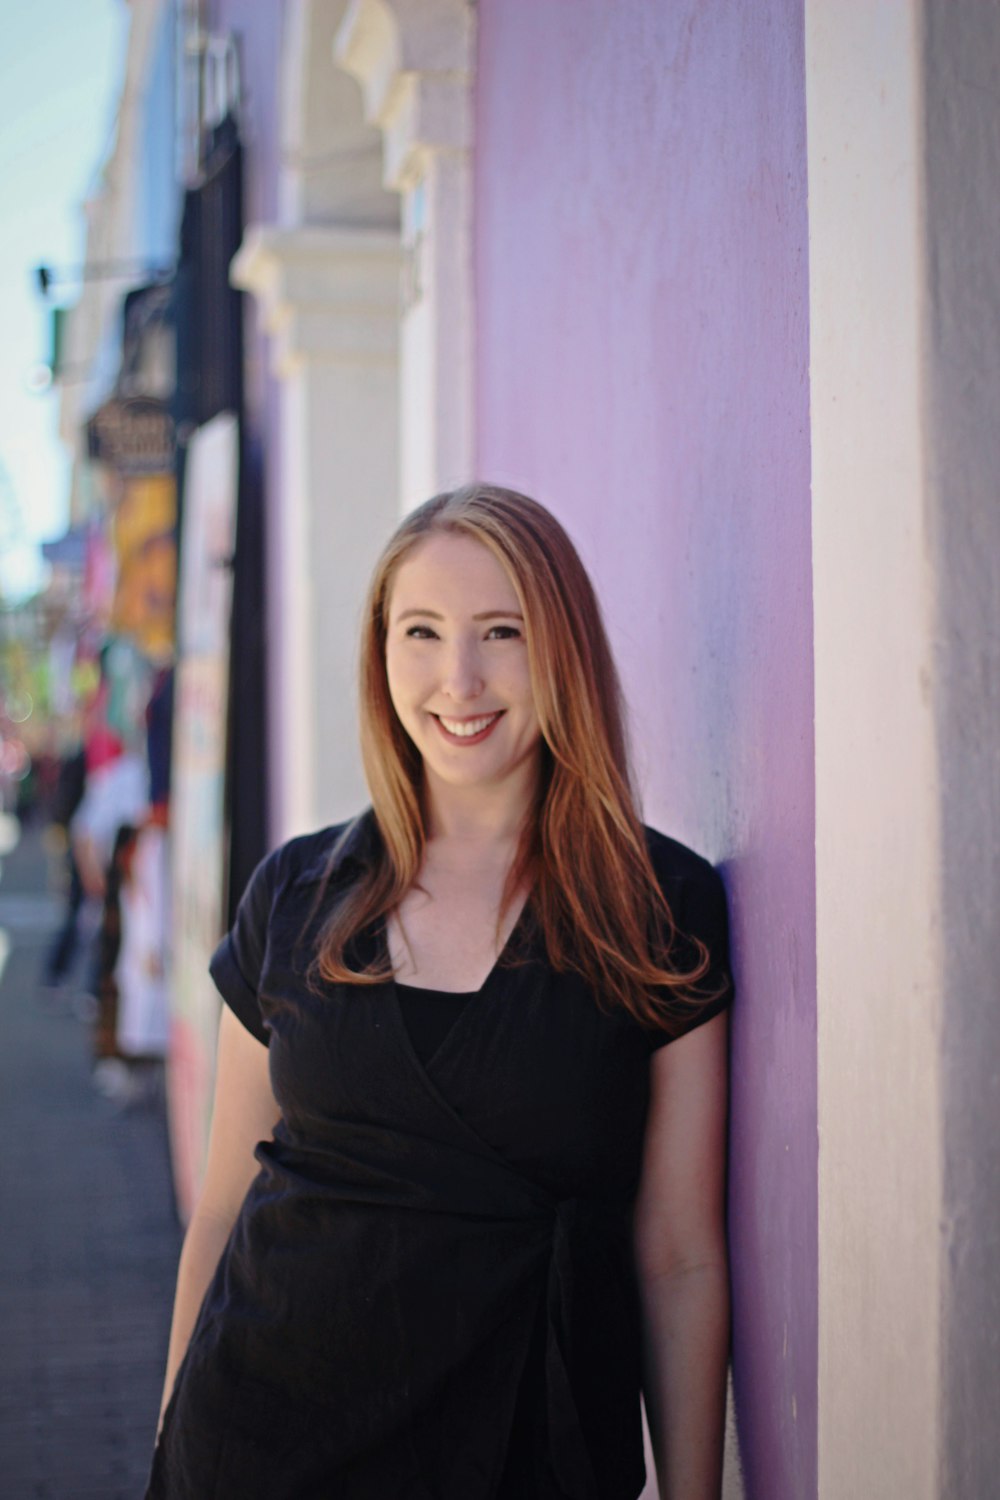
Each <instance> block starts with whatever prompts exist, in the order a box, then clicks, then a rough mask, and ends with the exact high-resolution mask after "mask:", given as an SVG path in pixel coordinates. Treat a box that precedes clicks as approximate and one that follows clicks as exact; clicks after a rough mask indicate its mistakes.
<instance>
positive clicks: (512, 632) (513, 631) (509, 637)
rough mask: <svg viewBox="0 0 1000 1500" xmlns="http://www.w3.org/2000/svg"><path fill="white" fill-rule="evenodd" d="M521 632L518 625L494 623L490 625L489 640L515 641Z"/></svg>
mask: <svg viewBox="0 0 1000 1500" xmlns="http://www.w3.org/2000/svg"><path fill="white" fill-rule="evenodd" d="M520 634H521V632H520V630H518V628H517V626H516V625H493V626H491V627H490V632H489V635H488V636H487V639H488V640H495V641H513V640H516V639H517V637H518V636H519V635H520Z"/></svg>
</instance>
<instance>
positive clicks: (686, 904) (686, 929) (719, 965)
mask: <svg viewBox="0 0 1000 1500" xmlns="http://www.w3.org/2000/svg"><path fill="white" fill-rule="evenodd" d="M671 910H672V915H673V918H674V924H675V927H676V935H675V938H674V943H673V946H672V948H671V961H672V962H673V963H675V964H676V966H677V967H678V969H680V970H683V969H690V968H693V967H694V965H695V964H696V963H697V962H698V959H699V953H698V949H697V947H696V946H695V943H694V942H693V941H692V939H694V938H697V939H698V940H699V941H700V942H702V943H704V945H705V947H706V948H707V949H708V956H709V967H708V971H707V973H705V974H704V975H702V977H701V978H700V979H699V980H698V981H697V983H696V984H695V986H694V987H693V990H692V995H691V998H690V999H685V1000H684V1001H683V1002H682V1004H681V1006H680V1007H679V1011H680V1013H679V1015H678V1021H677V1024H676V1026H675V1027H674V1029H673V1030H672V1031H670V1032H664V1031H659V1032H656V1033H655V1034H654V1035H653V1037H652V1039H651V1042H650V1050H651V1051H656V1050H657V1049H658V1048H660V1047H663V1046H665V1045H666V1044H667V1043H668V1042H675V1041H677V1039H678V1038H679V1037H682V1036H686V1035H687V1033H688V1032H689V1031H694V1030H695V1029H696V1028H697V1027H698V1026H703V1025H704V1024H705V1022H706V1021H710V1020H711V1019H712V1017H713V1016H717V1015H719V1014H720V1013H721V1012H722V1011H724V1010H726V1009H727V1008H728V1007H729V1006H730V1005H731V1004H732V1001H733V976H732V970H731V968H730V962H729V917H728V909H727V905H726V888H725V886H724V885H723V883H722V877H721V876H720V875H719V873H718V871H717V870H715V869H714V868H713V867H712V866H711V865H709V864H707V863H705V865H704V868H703V869H702V870H699V871H698V872H697V874H692V875H688V876H687V877H685V878H684V880H683V882H682V883H681V886H680V890H679V892H678V894H677V895H676V896H675V897H674V899H673V902H672V906H671Z"/></svg>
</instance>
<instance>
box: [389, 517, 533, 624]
mask: <svg viewBox="0 0 1000 1500" xmlns="http://www.w3.org/2000/svg"><path fill="white" fill-rule="evenodd" d="M389 607H390V609H391V610H392V612H393V614H398V613H400V612H401V611H403V610H408V609H422V608H426V609H428V610H431V609H435V608H436V609H439V610H444V611H446V612H451V611H454V612H456V613H474V612H478V611H480V610H499V609H508V608H509V609H510V610H511V611H514V612H517V613H520V605H519V603H518V598H517V591H516V589H515V588H514V585H513V582H512V581H511V578H510V576H509V574H508V573H507V570H506V569H505V568H504V566H503V564H502V563H501V562H500V561H499V559H498V558H497V557H495V556H494V554H493V553H492V552H491V551H490V549H489V548H488V547H486V546H485V545H484V544H483V543H482V542H479V541H476V539H475V538H474V537H469V536H461V535H458V534H457V533H455V532H437V533H434V534H433V535H431V536H429V537H425V538H423V539H422V540H421V541H420V542H418V543H417V545H416V546H415V547H414V548H413V549H412V550H411V551H410V552H408V553H407V555H406V556H405V557H404V558H403V560H402V561H401V562H400V564H399V566H398V567H397V568H396V571H395V575H394V577H393V580H392V585H391V588H390V596H389Z"/></svg>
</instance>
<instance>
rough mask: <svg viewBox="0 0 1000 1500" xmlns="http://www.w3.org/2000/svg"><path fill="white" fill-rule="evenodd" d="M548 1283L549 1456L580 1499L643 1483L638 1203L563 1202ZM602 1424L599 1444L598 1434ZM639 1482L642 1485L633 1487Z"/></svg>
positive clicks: (562, 1481)
mask: <svg viewBox="0 0 1000 1500" xmlns="http://www.w3.org/2000/svg"><path fill="white" fill-rule="evenodd" d="M553 1219H554V1222H553V1227H552V1246H551V1255H550V1259H549V1267H548V1280H547V1286H546V1293H545V1296H546V1306H545V1311H546V1348H545V1389H546V1407H547V1417H548V1442H549V1457H550V1461H551V1463H552V1467H553V1470H554V1472H555V1475H556V1478H557V1479H558V1481H559V1484H560V1486H561V1487H562V1489H563V1490H564V1491H565V1493H566V1495H567V1496H568V1497H571V1500H599V1497H600V1496H604V1495H609V1494H613V1493H615V1492H616V1490H617V1488H618V1486H623V1488H622V1491H621V1492H622V1493H630V1494H634V1493H636V1492H637V1491H636V1488H635V1486H637V1485H638V1486H639V1487H641V1483H642V1479H643V1475H644V1467H643V1444H642V1424H641V1416H640V1408H639V1370H640V1359H639V1338H638V1311H637V1299H636V1293H635V1280H634V1274H633V1268H632V1245H631V1209H630V1205H620V1204H607V1203H601V1202H598V1201H595V1200H591V1199H584V1198H567V1199H563V1200H561V1201H559V1202H557V1203H556V1204H555V1205H554V1213H553ZM596 1433H600V1434H601V1441H600V1446H599V1448H597V1449H595V1447H594V1445H593V1442H592V1441H588V1436H587V1435H588V1434H589V1435H591V1436H592V1435H593V1434H596ZM629 1485H632V1486H633V1487H632V1488H629Z"/></svg>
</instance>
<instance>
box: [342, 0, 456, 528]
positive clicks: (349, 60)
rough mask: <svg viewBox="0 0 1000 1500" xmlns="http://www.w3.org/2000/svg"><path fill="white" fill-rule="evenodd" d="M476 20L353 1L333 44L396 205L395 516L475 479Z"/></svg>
mask: <svg viewBox="0 0 1000 1500" xmlns="http://www.w3.org/2000/svg"><path fill="white" fill-rule="evenodd" d="M473 41H474V32H473V15H472V10H471V8H470V7H469V5H468V4H467V3H466V0H394V3H390V0H351V3H350V4H349V5H348V6H347V8H346V10H345V12H344V16H343V19H342V21H341V24H340V26H339V27H338V29H337V33H336V36H335V38H334V43H333V51H334V56H335V58H336V60H337V62H338V63H339V65H340V66H341V67H342V68H344V69H345V70H346V71H347V72H349V73H351V74H352V75H353V76H354V77H355V78H356V79H357V80H358V82H359V84H360V85H361V92H362V97H363V100H364V110H365V118H366V119H367V120H368V121H369V122H370V123H372V124H375V125H377V126H378V127H379V129H380V130H381V132H382V138H383V181H384V183H385V185H386V186H387V187H389V188H392V189H394V190H395V191H397V192H399V193H400V194H401V195H402V198H403V216H402V222H403V253H404V266H405V275H404V289H403V308H402V314H401V347H400V355H401V371H400V379H401V399H400V406H401V474H400V489H401V494H402V501H403V507H404V509H405V508H408V507H409V506H410V505H411V504H413V503H416V502H417V501H419V500H421V499H423V498H425V497H426V496H427V495H429V494H431V493H433V492H434V491H435V490H439V489H444V488H447V487H449V486H451V485H454V484H457V483H461V482H462V481H463V480H465V479H467V478H469V477H470V476H471V474H472V471H473V459H474V455H473V412H474V400H473V387H472V381H473V361H472V340H473V291H472V224H471V217H472V182H471V173H472V152H471V145H472V103H471V87H470V86H471V75H472V66H473Z"/></svg>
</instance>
